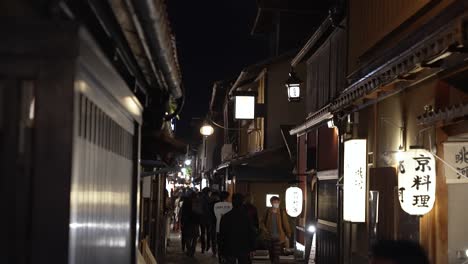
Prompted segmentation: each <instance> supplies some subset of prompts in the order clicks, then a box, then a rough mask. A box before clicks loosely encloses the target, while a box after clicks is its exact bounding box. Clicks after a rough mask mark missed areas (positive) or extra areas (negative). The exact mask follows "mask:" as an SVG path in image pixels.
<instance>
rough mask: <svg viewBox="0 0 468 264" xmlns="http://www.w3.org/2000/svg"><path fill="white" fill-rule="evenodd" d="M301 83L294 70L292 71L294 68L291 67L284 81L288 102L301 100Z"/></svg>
mask: <svg viewBox="0 0 468 264" xmlns="http://www.w3.org/2000/svg"><path fill="white" fill-rule="evenodd" d="M301 84H302V80H301V79H299V77H297V76H296V72H294V69H293V68H291V71H290V72H289V78H288V79H287V80H286V83H285V86H286V89H287V92H288V101H289V102H299V101H300V100H301Z"/></svg>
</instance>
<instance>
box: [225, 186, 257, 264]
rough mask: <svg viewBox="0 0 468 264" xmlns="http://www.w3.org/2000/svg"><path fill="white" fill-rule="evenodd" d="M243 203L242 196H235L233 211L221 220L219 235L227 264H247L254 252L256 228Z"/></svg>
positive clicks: (238, 194)
mask: <svg viewBox="0 0 468 264" xmlns="http://www.w3.org/2000/svg"><path fill="white" fill-rule="evenodd" d="M243 203H244V197H243V196H242V194H240V193H236V194H234V195H233V196H232V207H233V208H232V210H231V211H229V212H228V213H226V214H225V215H224V216H223V217H222V218H221V224H220V232H219V235H220V242H221V244H222V250H223V256H225V258H226V261H227V263H233V264H234V263H236V261H237V263H239V264H247V263H249V262H250V255H251V252H253V251H254V243H255V233H254V228H253V225H252V223H251V221H250V218H249V216H248V214H247V211H246V210H245V208H244V207H243Z"/></svg>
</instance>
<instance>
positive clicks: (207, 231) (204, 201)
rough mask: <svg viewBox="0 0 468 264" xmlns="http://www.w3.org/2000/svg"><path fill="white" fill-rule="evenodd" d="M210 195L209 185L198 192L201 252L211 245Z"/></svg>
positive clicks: (208, 248)
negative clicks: (200, 211) (200, 212)
mask: <svg viewBox="0 0 468 264" xmlns="http://www.w3.org/2000/svg"><path fill="white" fill-rule="evenodd" d="M210 195H211V190H210V188H209V187H205V188H203V190H202V192H201V194H200V205H201V210H202V214H201V217H200V231H201V232H200V233H201V237H200V242H201V253H202V254H203V253H205V251H208V250H210V247H211V233H212V232H213V230H212V229H213V228H212V226H211V215H210V213H211V210H210Z"/></svg>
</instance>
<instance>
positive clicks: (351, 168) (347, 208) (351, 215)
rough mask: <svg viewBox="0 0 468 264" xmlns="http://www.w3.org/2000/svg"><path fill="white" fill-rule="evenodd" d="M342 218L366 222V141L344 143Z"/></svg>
mask: <svg viewBox="0 0 468 264" xmlns="http://www.w3.org/2000/svg"><path fill="white" fill-rule="evenodd" d="M343 184H344V187H343V199H344V202H343V203H344V208H343V218H344V220H345V221H350V222H365V221H366V190H367V141H366V140H365V139H352V140H348V141H346V142H345V143H344V182H343Z"/></svg>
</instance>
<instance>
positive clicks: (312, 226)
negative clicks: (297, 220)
mask: <svg viewBox="0 0 468 264" xmlns="http://www.w3.org/2000/svg"><path fill="white" fill-rule="evenodd" d="M315 230H316V229H315V226H314V225H310V226H308V227H307V232H309V233H315Z"/></svg>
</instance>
